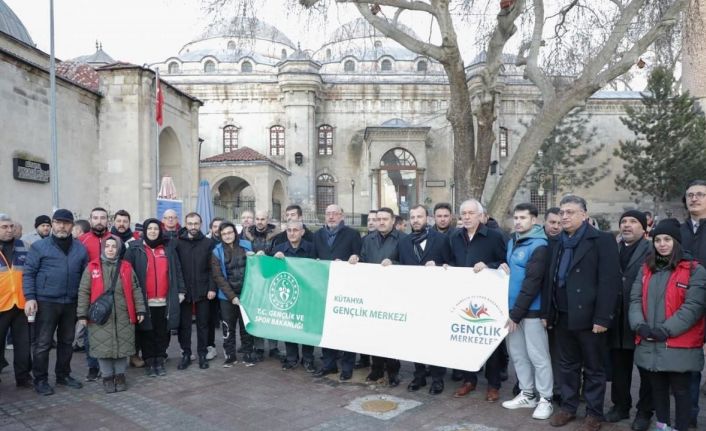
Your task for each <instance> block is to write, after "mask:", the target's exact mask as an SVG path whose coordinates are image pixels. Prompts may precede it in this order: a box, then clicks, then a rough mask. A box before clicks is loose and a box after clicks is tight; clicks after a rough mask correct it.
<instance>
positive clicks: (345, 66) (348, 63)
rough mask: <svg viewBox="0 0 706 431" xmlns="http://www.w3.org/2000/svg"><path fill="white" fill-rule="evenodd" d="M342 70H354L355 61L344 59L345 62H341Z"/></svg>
mask: <svg viewBox="0 0 706 431" xmlns="http://www.w3.org/2000/svg"><path fill="white" fill-rule="evenodd" d="M343 71H344V72H355V62H354V61H353V60H346V62H345V63H343Z"/></svg>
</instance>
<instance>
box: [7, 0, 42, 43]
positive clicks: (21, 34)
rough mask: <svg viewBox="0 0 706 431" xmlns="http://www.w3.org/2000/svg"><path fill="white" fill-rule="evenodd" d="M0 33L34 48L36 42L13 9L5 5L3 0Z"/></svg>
mask: <svg viewBox="0 0 706 431" xmlns="http://www.w3.org/2000/svg"><path fill="white" fill-rule="evenodd" d="M0 31H1V32H3V33H7V34H9V35H10V36H12V37H14V38H15V39H17V40H20V41H22V42H24V43H26V44H27V45H32V46H34V41H32V38H31V37H30V36H29V32H27V29H26V28H25V26H24V24H22V21H20V19H19V18H17V15H15V13H14V12H13V11H12V9H10V6H8V5H7V4H5V2H4V1H3V0H0Z"/></svg>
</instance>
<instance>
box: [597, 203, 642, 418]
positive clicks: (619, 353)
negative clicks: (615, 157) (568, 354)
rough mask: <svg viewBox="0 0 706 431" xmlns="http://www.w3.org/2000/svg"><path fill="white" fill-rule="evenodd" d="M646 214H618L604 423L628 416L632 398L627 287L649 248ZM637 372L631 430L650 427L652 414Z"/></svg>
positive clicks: (632, 344)
mask: <svg viewBox="0 0 706 431" xmlns="http://www.w3.org/2000/svg"><path fill="white" fill-rule="evenodd" d="M645 229H647V217H646V216H645V214H644V213H642V212H640V211H638V210H630V211H626V212H625V213H624V214H623V215H622V216H621V217H620V235H621V238H622V240H621V241H620V243H619V244H618V253H619V255H620V269H621V270H622V274H623V278H622V281H623V285H622V290H620V291H619V292H618V303H617V305H616V307H615V322H614V324H613V327H612V328H610V329H609V330H608V339H609V342H610V359H611V367H612V370H611V371H612V379H611V381H612V384H611V386H610V399H611V401H612V402H613V407H612V408H611V409H610V410H609V411H608V413H606V420H607V421H608V422H618V421H620V420H623V419H627V418H629V417H630V409H631V408H632V397H631V396H630V387H631V386H632V367H633V360H634V355H635V333H634V332H633V331H631V330H630V323H629V321H628V311H629V309H630V289H631V288H632V285H633V282H634V281H635V277H637V274H638V273H639V272H640V268H641V267H642V265H643V264H644V263H645V258H646V257H647V255H648V254H649V251H650V241H648V240H646V239H645ZM638 371H639V372H640V399H639V400H638V402H637V415H636V416H635V420H634V421H633V424H632V429H633V430H636V431H645V430H647V429H648V428H649V426H650V418H651V417H652V410H654V407H653V406H652V393H651V391H652V389H651V387H650V383H649V378H648V376H647V374H646V373H645V370H643V369H641V368H638Z"/></svg>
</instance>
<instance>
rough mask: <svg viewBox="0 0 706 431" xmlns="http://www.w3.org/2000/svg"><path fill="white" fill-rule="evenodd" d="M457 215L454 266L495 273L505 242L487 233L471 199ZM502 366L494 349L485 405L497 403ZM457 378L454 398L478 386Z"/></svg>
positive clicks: (473, 376)
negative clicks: (457, 227)
mask: <svg viewBox="0 0 706 431" xmlns="http://www.w3.org/2000/svg"><path fill="white" fill-rule="evenodd" d="M460 212H461V221H462V222H463V229H457V230H456V232H454V233H453V234H452V235H451V236H450V241H451V252H452V255H453V260H454V262H455V265H456V266H461V267H466V268H473V270H474V271H475V272H479V271H481V270H483V269H484V268H491V269H497V268H498V267H499V266H500V265H501V264H503V263H505V260H506V254H507V242H506V241H505V238H503V235H502V234H501V233H500V232H499V231H498V230H495V229H491V228H489V227H488V226H486V225H485V224H483V223H482V222H481V221H482V220H483V206H482V205H481V204H480V202H478V201H477V200H475V199H470V200H467V201H465V202H463V203H462V204H461V207H460ZM504 363H505V357H504V352H503V350H502V349H501V348H500V347H498V348H497V349H495V351H494V352H493V354H492V355H490V358H488V360H487V361H486V363H485V376H486V378H487V379H488V390H487V392H486V396H485V399H486V401H488V402H495V401H497V400H498V399H500V394H499V390H500V384H501V381H502V380H501V375H500V372H501V370H502V369H503V365H504ZM461 375H462V378H463V384H462V385H461V387H459V388H458V389H457V390H456V392H455V393H454V396H455V397H457V398H458V397H464V396H466V395H468V393H469V392H471V391H473V390H475V389H476V385H477V384H478V376H477V373H475V372H471V371H463V372H461Z"/></svg>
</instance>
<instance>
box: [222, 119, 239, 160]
mask: <svg viewBox="0 0 706 431" xmlns="http://www.w3.org/2000/svg"><path fill="white" fill-rule="evenodd" d="M237 149H238V128H237V127H235V126H234V125H232V124H229V125H227V126H225V127H224V128H223V152H224V153H230V152H231V151H235V150H237Z"/></svg>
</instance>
